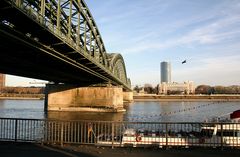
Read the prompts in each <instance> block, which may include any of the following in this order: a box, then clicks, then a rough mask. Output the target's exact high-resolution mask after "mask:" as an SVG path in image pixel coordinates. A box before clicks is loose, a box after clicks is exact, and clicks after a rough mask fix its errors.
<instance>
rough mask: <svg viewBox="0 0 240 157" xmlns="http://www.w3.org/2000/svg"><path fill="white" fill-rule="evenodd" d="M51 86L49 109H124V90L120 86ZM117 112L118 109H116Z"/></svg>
mask: <svg viewBox="0 0 240 157" xmlns="http://www.w3.org/2000/svg"><path fill="white" fill-rule="evenodd" d="M53 88H55V89H56V88H58V87H57V86H55V87H50V89H49V93H48V110H55V111H56V110H57V111H58V110H64V111H81V109H82V111H88V109H87V110H86V108H90V109H89V111H94V110H93V108H99V109H101V110H99V112H101V111H102V109H106V110H108V111H110V112H111V111H115V110H122V109H123V92H122V88H118V87H83V88H73V89H66V90H65V89H64V90H62V91H58V90H55V89H53ZM109 109H112V110H109ZM116 112H117V111H116Z"/></svg>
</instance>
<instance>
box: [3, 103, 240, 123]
mask: <svg viewBox="0 0 240 157" xmlns="http://www.w3.org/2000/svg"><path fill="white" fill-rule="evenodd" d="M125 108H126V110H127V111H126V112H124V113H89V112H48V113H44V101H43V100H0V117H7V118H9V117H11V118H34V119H43V118H48V119H59V120H61V119H62V120H103V121H146V122H147V121H149V122H202V121H204V120H206V119H209V118H212V117H216V116H221V115H225V114H229V113H230V112H232V111H234V110H238V109H240V102H134V103H132V104H128V105H125Z"/></svg>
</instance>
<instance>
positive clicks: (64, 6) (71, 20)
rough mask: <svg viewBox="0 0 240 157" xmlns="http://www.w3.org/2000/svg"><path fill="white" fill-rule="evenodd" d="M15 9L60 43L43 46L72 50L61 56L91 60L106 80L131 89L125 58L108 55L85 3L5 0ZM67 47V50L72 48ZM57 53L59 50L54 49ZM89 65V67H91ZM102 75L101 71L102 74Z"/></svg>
mask: <svg viewBox="0 0 240 157" xmlns="http://www.w3.org/2000/svg"><path fill="white" fill-rule="evenodd" d="M5 1H7V2H9V4H11V5H12V6H13V7H16V8H17V9H19V10H21V11H22V12H24V13H25V14H26V15H27V16H28V17H30V18H32V19H33V20H34V21H36V22H37V23H39V24H40V25H42V26H43V27H44V28H47V29H48V31H49V32H51V33H52V34H53V35H55V36H56V37H58V38H59V39H60V40H61V42H56V43H44V41H43V42H42V43H41V44H43V45H45V46H46V47H51V49H53V50H54V49H55V48H56V47H57V46H66V47H69V48H70V49H73V50H71V51H66V52H62V53H61V54H62V55H63V56H65V57H68V55H70V54H79V55H74V58H69V59H71V60H75V61H76V62H79V63H80V62H81V61H82V60H83V58H82V56H84V58H85V59H86V60H89V61H90V62H91V64H93V65H94V67H98V70H96V72H97V71H99V69H101V70H100V71H102V72H103V73H104V74H105V75H104V76H102V77H104V78H106V77H107V80H106V81H110V82H115V84H119V85H122V86H123V87H124V88H126V89H130V88H131V86H130V80H129V79H128V78H127V74H126V68H125V64H124V60H123V57H122V56H121V55H120V54H108V53H107V52H106V49H105V46H104V43H103V40H102V38H101V35H100V32H99V30H98V28H97V25H96V23H95V21H94V19H93V16H92V15H91V13H90V11H89V9H88V7H87V5H86V3H85V2H84V0H5ZM69 48H66V49H69ZM54 51H56V50H54ZM91 64H89V65H91ZM102 72H101V73H100V72H98V73H99V74H96V75H102Z"/></svg>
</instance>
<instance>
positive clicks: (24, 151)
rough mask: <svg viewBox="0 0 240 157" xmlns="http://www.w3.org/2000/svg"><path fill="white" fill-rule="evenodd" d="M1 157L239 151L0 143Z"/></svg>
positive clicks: (210, 156) (154, 156) (209, 156)
mask: <svg viewBox="0 0 240 157" xmlns="http://www.w3.org/2000/svg"><path fill="white" fill-rule="evenodd" d="M0 154H1V157H55V156H56V157H112V156H114V157H122V156H125V157H159V156H161V157H176V156H177V157H203V156H204V157H225V156H231V157H239V154H240V149H224V150H220V149H213V148H212V149H209V148H208V149H205V148H194V149H181V148H179V149H168V150H165V149H158V148H155V149H154V148H130V147H129V148H114V149H112V148H111V147H96V146H86V145H64V146H63V147H60V146H58V145H41V144H34V143H12V142H0Z"/></svg>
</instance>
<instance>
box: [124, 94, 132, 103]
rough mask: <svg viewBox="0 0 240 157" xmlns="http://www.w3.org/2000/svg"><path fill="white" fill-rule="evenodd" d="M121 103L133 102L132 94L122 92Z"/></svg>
mask: <svg viewBox="0 0 240 157" xmlns="http://www.w3.org/2000/svg"><path fill="white" fill-rule="evenodd" d="M123 101H124V102H127V103H131V102H133V92H123Z"/></svg>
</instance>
